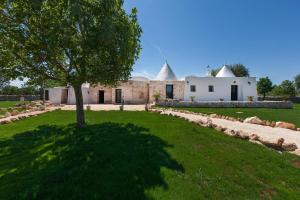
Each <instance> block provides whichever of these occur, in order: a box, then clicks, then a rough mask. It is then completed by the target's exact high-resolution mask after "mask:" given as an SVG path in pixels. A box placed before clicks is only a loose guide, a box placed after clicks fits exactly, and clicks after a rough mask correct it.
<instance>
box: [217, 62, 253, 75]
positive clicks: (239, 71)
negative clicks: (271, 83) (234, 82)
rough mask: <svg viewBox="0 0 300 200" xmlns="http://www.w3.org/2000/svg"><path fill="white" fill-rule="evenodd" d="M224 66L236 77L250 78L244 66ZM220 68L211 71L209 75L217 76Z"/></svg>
mask: <svg viewBox="0 0 300 200" xmlns="http://www.w3.org/2000/svg"><path fill="white" fill-rule="evenodd" d="M226 66H227V67H229V68H230V69H231V71H232V72H233V74H234V75H235V76H236V77H249V76H250V73H249V69H248V68H247V67H246V66H244V65H243V64H232V65H226ZM221 68H222V67H219V68H217V69H213V70H212V71H211V75H212V76H216V75H217V74H218V72H219V71H220V70H221Z"/></svg>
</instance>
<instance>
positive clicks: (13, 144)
mask: <svg viewBox="0 0 300 200" xmlns="http://www.w3.org/2000/svg"><path fill="white" fill-rule="evenodd" d="M74 121H75V114H74V112H71V111H70V112H67V111H55V112H52V113H46V114H43V115H40V116H38V117H33V118H30V119H25V120H22V121H18V122H16V123H12V124H8V125H2V126H0V199H5V200H9V199H118V200H119V199H138V200H143V199H164V200H165V199H170V200H171V199H172V200H175V199H300V169H299V167H300V157H297V156H294V155H291V154H288V153H283V154H279V153H277V152H276V151H274V150H271V149H268V148H265V147H263V146H260V145H256V144H252V143H250V142H247V141H244V140H240V139H236V138H232V137H229V136H226V135H224V134H222V133H219V132H216V131H215V130H213V129H208V128H203V127H200V126H197V125H195V124H191V123H189V122H187V121H184V120H181V119H177V118H174V117H170V116H165V115H159V114H155V113H148V112H119V111H115V112H88V113H87V122H88V125H87V126H86V127H85V128H83V129H81V130H79V129H76V128H75V126H74V125H73V124H72V123H74ZM297 166H298V167H297Z"/></svg>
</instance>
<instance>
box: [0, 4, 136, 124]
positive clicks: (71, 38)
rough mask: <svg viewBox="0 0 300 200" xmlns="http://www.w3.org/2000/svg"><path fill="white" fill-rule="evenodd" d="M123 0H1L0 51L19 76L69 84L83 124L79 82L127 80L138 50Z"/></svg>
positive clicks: (132, 22)
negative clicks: (72, 89)
mask: <svg viewBox="0 0 300 200" xmlns="http://www.w3.org/2000/svg"><path fill="white" fill-rule="evenodd" d="M123 4H124V1H123V0H80V1H69V0H50V1H49V0H38V1H28V0H18V1H15V0H5V1H1V2H0V46H1V49H0V52H1V53H2V55H1V56H3V57H4V60H6V62H4V61H1V63H0V64H2V63H3V64H4V66H5V67H7V68H11V71H14V72H15V73H13V74H17V73H20V75H19V76H22V77H27V78H29V79H33V80H35V79H39V80H41V79H45V80H55V81H59V82H67V83H68V84H70V85H71V86H73V88H74V92H75V98H76V116H77V126H78V127H83V126H84V124H85V117H84V110H83V96H82V89H81V87H82V84H83V83H85V82H89V83H91V84H97V83H100V84H103V85H116V84H117V83H118V82H119V81H120V80H128V78H129V77H130V73H131V71H132V66H133V64H134V63H135V61H136V59H137V58H138V56H139V53H140V50H141V46H140V36H141V32H142V31H141V28H140V26H139V24H138V21H137V9H135V8H134V9H132V11H131V12H130V13H129V14H127V13H126V12H125V10H124V7H123Z"/></svg>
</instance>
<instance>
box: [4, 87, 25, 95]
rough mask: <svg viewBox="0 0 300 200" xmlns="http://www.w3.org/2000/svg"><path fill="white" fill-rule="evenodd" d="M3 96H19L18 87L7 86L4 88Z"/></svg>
mask: <svg viewBox="0 0 300 200" xmlns="http://www.w3.org/2000/svg"><path fill="white" fill-rule="evenodd" d="M0 93H1V94H2V95H19V94H20V90H19V88H18V87H16V86H12V85H6V86H4V87H3V88H2V90H1V92H0Z"/></svg>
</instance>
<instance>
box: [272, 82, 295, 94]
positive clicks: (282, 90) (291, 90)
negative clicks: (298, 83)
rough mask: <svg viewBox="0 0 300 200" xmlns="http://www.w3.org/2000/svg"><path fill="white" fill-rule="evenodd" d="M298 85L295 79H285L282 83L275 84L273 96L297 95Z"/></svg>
mask: <svg viewBox="0 0 300 200" xmlns="http://www.w3.org/2000/svg"><path fill="white" fill-rule="evenodd" d="M296 94H297V92H296V87H295V83H294V82H293V81H289V80H285V81H283V82H282V83H281V84H280V85H278V86H275V87H274V88H273V90H272V91H271V92H270V95H272V96H282V97H285V98H288V97H294V96H296Z"/></svg>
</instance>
